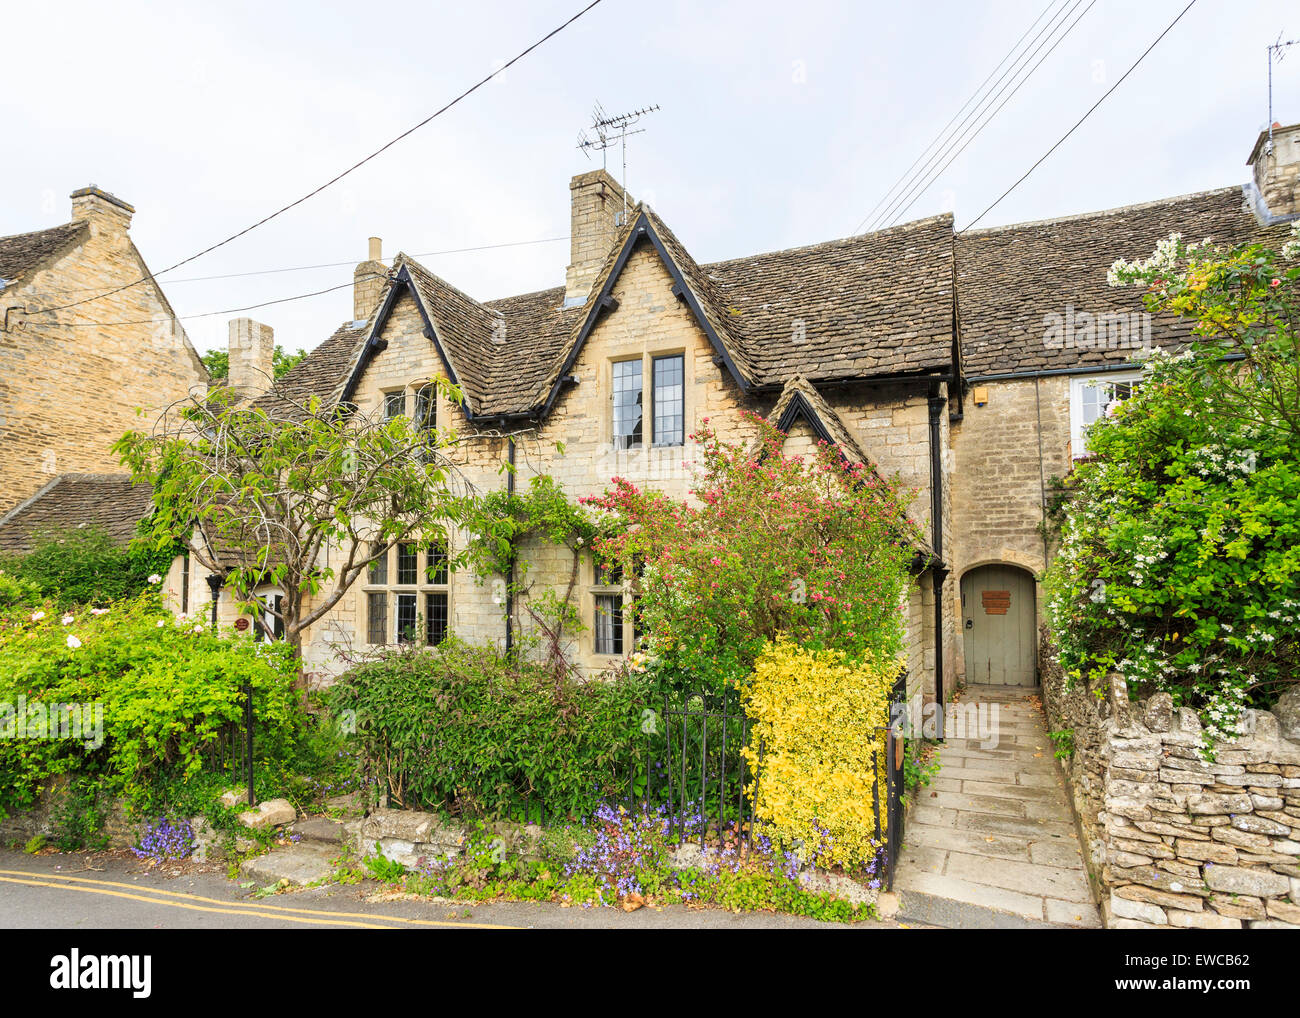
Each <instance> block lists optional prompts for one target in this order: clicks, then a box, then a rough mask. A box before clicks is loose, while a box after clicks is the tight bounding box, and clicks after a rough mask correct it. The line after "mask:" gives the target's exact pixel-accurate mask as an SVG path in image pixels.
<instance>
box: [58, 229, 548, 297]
mask: <svg viewBox="0 0 1300 1018" xmlns="http://www.w3.org/2000/svg"><path fill="white" fill-rule="evenodd" d="M568 239H569V238H568V237H567V236H566V237H538V238H537V239H536V240H511V241H506V242H505V243H501V244H477V245H475V246H474V247H449V248H444V249H443V250H441V251H418V252H416V253H415V254H413V255H411V257H412V258H436V257H438V256H440V255H454V254H469V253H471V252H474V251H496V250H499V249H501V248H507V247H527V246H529V245H531V244H555V243H558V242H559V241H562V240H568ZM357 262H358V259H356V258H347V259H344V260H343V261H338V262H319V263H317V264H315V265H285V266H282V267H280V268H276V269H249V270H248V271H247V272H224V273H220V274H218V275H215V276H186V277H185V278H184V279H169V280H167V285H168V286H175V285H176V284H177V283H208V282H211V281H213V280H217V279H243V278H246V277H248V276H274V275H277V274H279V273H284V272H308V271H310V270H312V269H337V268H341V267H343V266H344V265H356V264H357ZM99 289H102V287H98V286H84V287H73V288H71V289H68V290H65V291H64V292H65V293H81V292H84V291H86V290H99Z"/></svg>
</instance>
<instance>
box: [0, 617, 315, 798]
mask: <svg viewBox="0 0 1300 1018" xmlns="http://www.w3.org/2000/svg"><path fill="white" fill-rule="evenodd" d="M294 675H295V668H294V663H293V660H292V657H291V654H290V652H289V650H288V649H287V648H286V647H284V646H283V645H279V644H266V643H255V642H254V641H252V640H251V639H248V638H236V639H219V638H218V637H217V636H215V635H214V634H212V633H210V632H208V630H207V627H206V626H205V625H204V624H202V623H196V622H195V621H193V620H186V619H184V618H177V617H173V616H172V615H171V614H170V613H167V612H164V611H162V610H161V609H160V608H158V607H157V605H156V599H155V598H154V597H153V596H151V595H148V594H145V595H141V596H140V597H138V598H135V599H132V600H127V601H121V602H116V603H114V604H112V605H110V606H108V607H107V608H104V607H97V608H81V609H75V610H70V611H68V612H67V613H62V612H61V611H60V610H59V609H57V608H56V607H55V606H54V605H53V604H52V603H47V604H46V605H45V606H44V607H40V608H36V609H35V610H31V609H30V607H28V606H24V607H22V608H21V609H15V608H10V609H6V610H3V611H0V726H7V727H8V729H9V734H10V735H11V736H16V735H18V734H22V733H19V732H18V731H17V726H18V724H19V722H20V720H21V721H22V722H23V726H24V729H25V734H26V737H7V738H3V739H0V810H12V809H15V808H24V807H26V806H29V805H31V804H32V803H34V802H35V800H36V797H37V795H38V794H39V792H40V789H41V787H42V786H43V785H45V784H46V783H48V781H49V779H50V778H51V777H52V776H54V775H58V774H69V775H72V776H74V777H75V778H76V779H77V780H79V781H81V782H83V783H84V782H92V783H93V784H94V785H96V786H97V788H98V789H99V790H100V791H102V792H106V793H108V794H109V795H114V796H117V795H121V796H125V797H126V798H127V799H128V800H130V801H131V803H132V804H134V805H135V806H137V807H138V808H143V807H144V806H146V805H148V806H150V807H151V808H152V807H153V806H155V805H156V804H157V800H158V797H159V796H158V788H159V787H160V785H162V784H165V783H167V782H173V783H176V782H179V783H182V784H183V783H184V782H186V781H190V780H198V779H199V777H200V775H201V774H202V773H203V772H204V768H205V766H206V767H209V768H210V767H211V766H212V765H213V762H214V759H215V755H216V750H217V745H218V741H219V738H220V735H221V731H222V728H223V726H225V725H226V724H227V723H231V722H233V723H235V724H240V723H241V722H242V718H243V696H242V687H243V685H244V684H245V683H248V684H249V685H250V686H251V687H252V690H253V696H254V703H255V708H256V714H257V723H258V740H257V744H256V752H257V753H258V759H257V761H256V763H257V764H258V766H260V767H263V768H267V767H270V766H272V764H273V763H274V762H276V761H282V760H285V759H292V757H293V755H294V751H295V747H296V745H297V743H298V742H299V740H300V737H301V732H302V728H303V717H302V712H301V708H300V706H299V702H298V699H297V697H296V696H295V694H294V691H293V678H294ZM56 704H64V705H75V707H76V709H75V710H74V711H72V712H68V711H56V710H55V707H54V705H56ZM20 708H22V710H20ZM55 730H57V732H58V734H60V735H61V736H62V737H59V738H52V737H49V734H50V732H51V731H55ZM42 733H44V734H45V736H46V737H39V736H40V735H41V734H42ZM33 736H36V737H33ZM83 787H84V786H83Z"/></svg>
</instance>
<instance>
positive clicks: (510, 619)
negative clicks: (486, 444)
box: [503, 422, 515, 654]
mask: <svg viewBox="0 0 1300 1018" xmlns="http://www.w3.org/2000/svg"><path fill="white" fill-rule="evenodd" d="M503 424H504V422H503ZM506 448H507V450H508V451H507V456H508V457H509V461H510V469H509V470H507V471H506V494H507V495H513V494H514V493H515V440H514V436H511V437H510V438H507V439H506ZM514 591H515V549H514V548H511V549H510V567H509V569H508V570H507V572H506V653H507V654H509V653H510V651H511V649H512V648H513V647H514V645H515V632H514V616H515V592H514Z"/></svg>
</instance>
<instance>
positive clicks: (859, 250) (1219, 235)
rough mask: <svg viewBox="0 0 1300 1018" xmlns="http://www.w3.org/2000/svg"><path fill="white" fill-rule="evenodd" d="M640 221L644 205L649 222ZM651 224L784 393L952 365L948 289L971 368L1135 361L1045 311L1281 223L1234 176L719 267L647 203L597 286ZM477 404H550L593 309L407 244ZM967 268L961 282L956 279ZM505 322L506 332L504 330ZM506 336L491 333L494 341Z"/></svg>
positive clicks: (1158, 324) (947, 221)
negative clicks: (457, 267) (1076, 207)
mask: <svg viewBox="0 0 1300 1018" xmlns="http://www.w3.org/2000/svg"><path fill="white" fill-rule="evenodd" d="M642 217H644V218H642ZM647 221H648V222H649V224H650V225H651V226H652V228H653V230H654V233H655V235H656V236H657V237H658V238H659V240H660V242H661V243H662V245H663V247H664V250H665V253H666V254H667V255H668V257H669V258H670V259H671V260H672V261H673V262H674V264H675V265H676V266H677V269H678V271H679V272H680V274H681V276H682V278H683V280H684V281H685V283H686V285H687V287H688V288H689V290H690V292H691V296H692V297H693V298H694V300H695V302H696V303H697V304H698V306H699V308H700V311H701V314H702V317H703V319H704V321H705V323H706V324H707V325H708V327H709V328H710V329H711V330H712V331H713V332H714V333H715V334H716V335H717V336H718V337H719V340H720V341H721V343H722V345H723V347H724V348H725V349H726V350H727V353H728V355H729V356H730V357H731V359H732V361H733V363H734V364H735V365H736V368H737V371H738V373H739V374H740V375H741V376H742V377H743V378H744V380H745V382H746V384H749V385H753V386H757V387H761V388H765V389H779V388H781V387H783V386H784V385H785V384H786V383H787V382H788V381H790V380H791V379H793V378H796V377H803V378H804V379H805V380H807V381H808V382H810V383H812V384H814V385H816V384H818V383H822V382H827V381H831V380H841V379H862V380H869V379H872V378H881V377H889V376H899V375H920V374H927V373H943V372H946V371H947V370H949V368H950V367H951V364H952V357H953V350H952V318H953V310H954V301H955V302H956V306H957V314H958V317H959V319H960V327H961V347H962V349H961V356H962V361H963V371H964V374H966V375H967V376H968V377H970V376H980V375H988V374H1001V373H1012V372H1017V371H1052V370H1062V369H1066V368H1073V367H1079V366H1090V365H1094V364H1098V365H1100V364H1106V363H1115V364H1121V363H1128V362H1129V361H1131V360H1132V356H1133V353H1134V351H1133V350H1132V349H1127V348H1122V347H1119V348H1110V349H1079V348H1077V347H1074V348H1062V349H1053V348H1051V347H1049V346H1047V345H1046V344H1045V343H1044V334H1045V332H1046V328H1047V326H1046V325H1045V323H1044V316H1045V315H1051V314H1060V315H1064V314H1066V312H1067V309H1069V308H1072V309H1073V310H1074V312H1075V313H1076V314H1077V313H1078V312H1081V311H1086V312H1089V313H1091V314H1094V315H1095V314H1105V313H1118V312H1123V313H1128V312H1141V311H1143V310H1144V309H1143V307H1142V304H1141V300H1140V296H1139V294H1138V293H1137V291H1135V290H1120V289H1112V288H1111V287H1109V286H1107V285H1106V271H1107V269H1109V267H1110V265H1111V263H1112V262H1114V261H1115V259H1116V258H1120V257H1123V258H1129V259H1133V258H1137V257H1145V256H1146V255H1148V254H1150V252H1151V250H1152V249H1153V248H1154V247H1155V244H1156V241H1158V240H1160V239H1162V238H1164V237H1166V236H1168V235H1169V234H1170V233H1171V232H1175V231H1177V232H1180V233H1182V234H1183V235H1184V236H1187V237H1189V238H1190V237H1195V238H1196V239H1198V240H1199V239H1202V238H1205V237H1210V238H1212V239H1213V240H1214V241H1216V242H1219V243H1226V244H1233V243H1240V242H1242V241H1245V240H1249V239H1255V238H1259V237H1262V236H1266V235H1272V234H1276V235H1277V236H1278V237H1281V236H1282V234H1283V233H1284V232H1285V228H1283V227H1276V228H1273V230H1271V231H1266V230H1264V229H1263V228H1262V227H1260V226H1259V225H1258V224H1257V223H1256V221H1255V219H1254V218H1253V216H1251V215H1249V214H1248V213H1247V212H1245V211H1244V210H1243V206H1242V192H1241V189H1240V188H1239V187H1228V188H1220V189H1218V190H1214V191H1205V192H1202V193H1199V194H1191V195H1184V196H1182V197H1178V198H1170V199H1165V200H1162V201H1155V202H1148V203H1145V204H1142V205H1132V206H1127V207H1125V208H1120V209H1112V210H1109V211H1106V212H1096V213H1089V214H1086V215H1080V216H1070V217H1066V218H1062V219H1053V220H1044V221H1040V222H1033V223H1021V224H1017V225H1014V226H1005V227H997V228H993V229H986V230H971V231H969V232H968V233H964V234H958V235H954V233H953V228H952V227H953V222H952V217H951V216H950V215H942V216H933V217H931V218H929V219H921V220H917V221H916V222H912V223H907V224H904V225H902V226H897V227H892V228H890V229H888V230H881V231H878V232H876V233H870V234H865V235H863V236H858V237H850V238H846V239H843V240H835V241H829V242H827V243H823V244H814V245H811V246H809V247H800V248H792V249H789V250H784V251H773V252H769V253H766V254H759V255H751V256H748V257H744V258H735V259H731V260H728V261H722V262H715V263H712V264H703V265H701V264H699V263H697V262H696V261H695V260H694V259H693V258H692V257H691V255H690V253H689V252H688V251H687V250H686V248H685V247H684V246H683V245H682V244H681V242H680V241H679V240H678V239H677V237H676V235H675V234H674V233H673V232H672V230H671V229H669V228H668V226H667V224H665V223H664V222H663V220H662V219H661V218H660V217H659V216H658V215H657V214H655V213H654V211H653V210H651V209H649V208H648V207H647V206H644V205H638V206H637V208H636V210H635V214H634V215H632V216H630V217H629V222H628V224H627V225H625V226H624V227H623V228H622V229H621V230H620V232H619V234H618V236H617V237H616V239H615V241H614V244H613V246H612V247H611V250H610V252H609V255H608V257H607V259H606V262H605V265H604V267H603V268H602V270H601V273H600V274H599V275H598V277H597V281H596V285H595V286H594V287H593V292H596V293H598V292H599V291H600V288H601V286H602V285H603V283H604V282H605V281H607V280H608V278H609V277H610V274H611V273H612V272H613V271H614V270H615V269H616V267H617V264H618V262H619V255H620V252H621V251H622V249H623V247H624V245H625V243H626V242H627V240H628V237H629V234H630V232H631V231H632V230H633V229H635V228H636V227H637V224H638V223H643V222H647ZM400 265H405V266H407V267H408V268H409V270H410V275H411V278H412V280H413V282H414V284H415V288H416V290H417V291H418V293H419V295H420V299H421V303H422V304H423V305H424V306H425V310H426V313H427V314H428V315H429V316H430V319H431V320H432V321H433V323H434V327H435V330H436V331H437V333H438V335H439V338H440V341H441V342H442V345H443V347H444V349H445V351H446V353H447V356H448V359H449V360H451V361H452V362H453V366H454V368H455V371H456V373H457V374H458V375H459V376H460V378H461V381H462V384H463V385H464V387H465V390H466V395H467V397H469V400H470V405H471V409H472V410H473V411H474V412H475V413H476V414H479V415H494V414H498V413H501V414H508V413H524V412H529V411H534V410H536V409H538V408H539V407H541V406H542V405H544V403H545V401H546V398H547V396H548V395H549V392H550V389H551V386H552V385H553V383H554V382H555V380H556V379H557V378H558V377H559V375H560V373H561V372H562V370H563V366H564V362H565V359H566V356H567V355H568V354H569V353H571V352H572V350H573V348H574V344H575V343H576V342H577V339H578V336H579V333H580V331H581V329H582V327H583V323H584V322H585V320H586V319H587V317H588V316H589V315H590V314H591V313H592V306H591V305H583V306H579V307H574V308H565V307H564V288H563V287H553V288H551V289H548V290H539V291H537V292H535V293H528V294H521V295H519V296H516V297H507V298H503V299H500V300H493V301H486V302H478V301H475V300H473V299H472V298H470V297H468V296H467V295H466V294H464V293H463V292H461V291H459V290H457V289H456V288H455V287H452V286H451V285H450V284H448V283H446V282H445V281H443V280H441V279H439V278H438V277H437V276H435V275H433V274H432V273H430V272H428V270H427V269H425V268H424V267H423V266H421V265H419V263H417V262H415V261H414V260H413V259H410V258H407V257H405V256H399V258H398V260H397V261H395V262H394V268H397V267H399V266H400ZM954 277H955V279H954ZM498 323H504V337H505V342H504V343H501V342H494V331H493V330H494V329H496V328H498ZM368 331H369V330H368V329H360V330H357V329H353V328H350V326H349V325H345V326H343V327H342V328H341V329H340V330H339V331H337V332H336V333H335V334H334V335H333V336H332V337H330V339H329V340H327V341H326V342H325V343H324V344H322V345H321V346H320V347H318V348H317V349H316V350H315V351H313V352H312V353H311V354H310V355H309V356H308V357H307V358H306V360H304V361H303V362H302V363H301V364H300V365H298V367H296V368H295V369H294V370H293V371H292V372H290V373H289V374H288V375H286V376H285V378H284V379H283V380H282V385H283V386H285V387H286V389H289V390H292V392H293V393H294V396H295V397H296V398H302V397H304V396H306V395H308V394H310V393H317V394H319V395H320V396H321V397H322V398H324V399H326V400H329V399H331V398H334V399H337V398H338V397H339V394H340V393H341V391H342V384H343V381H344V379H345V377H346V376H347V374H348V373H350V371H351V370H352V368H353V367H354V366H355V364H356V361H357V357H358V356H360V352H361V346H362V344H363V343H364V340H365V338H366V336H367V335H368ZM1188 334H1189V333H1188V328H1187V326H1186V324H1185V323H1183V322H1181V321H1178V320H1175V319H1171V318H1158V319H1153V321H1152V328H1151V340H1152V342H1153V343H1155V344H1159V345H1167V346H1172V345H1177V344H1178V343H1180V342H1182V341H1184V340H1185V339H1186V338H1187V336H1188ZM500 335H501V333H499V332H498V333H496V338H498V339H499V338H500Z"/></svg>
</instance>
